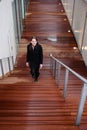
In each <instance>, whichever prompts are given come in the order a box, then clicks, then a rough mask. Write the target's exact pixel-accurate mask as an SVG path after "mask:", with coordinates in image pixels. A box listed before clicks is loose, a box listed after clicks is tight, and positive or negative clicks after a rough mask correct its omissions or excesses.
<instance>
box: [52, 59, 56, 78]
mask: <svg viewBox="0 0 87 130" xmlns="http://www.w3.org/2000/svg"><path fill="white" fill-rule="evenodd" d="M53 66H54V67H53V76H54V79H55V78H56V61H55V60H54V65H53Z"/></svg>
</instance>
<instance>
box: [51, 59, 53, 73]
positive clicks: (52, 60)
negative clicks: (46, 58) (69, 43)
mask: <svg viewBox="0 0 87 130" xmlns="http://www.w3.org/2000/svg"><path fill="white" fill-rule="evenodd" d="M51 60H52V62H51V63H52V66H51V68H52V75H53V59H52V58H51Z"/></svg>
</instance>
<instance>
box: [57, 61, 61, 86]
mask: <svg viewBox="0 0 87 130" xmlns="http://www.w3.org/2000/svg"><path fill="white" fill-rule="evenodd" d="M60 71H61V64H59V63H58V72H57V73H58V78H57V84H58V85H59V82H60Z"/></svg>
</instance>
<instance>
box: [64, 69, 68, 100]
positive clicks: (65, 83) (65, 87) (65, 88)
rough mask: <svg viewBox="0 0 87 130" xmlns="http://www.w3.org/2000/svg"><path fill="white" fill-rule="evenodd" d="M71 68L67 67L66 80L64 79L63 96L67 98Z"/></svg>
mask: <svg viewBox="0 0 87 130" xmlns="http://www.w3.org/2000/svg"><path fill="white" fill-rule="evenodd" d="M68 77H69V70H68V69H66V72H65V81H64V90H63V98H66V91H67V84H68Z"/></svg>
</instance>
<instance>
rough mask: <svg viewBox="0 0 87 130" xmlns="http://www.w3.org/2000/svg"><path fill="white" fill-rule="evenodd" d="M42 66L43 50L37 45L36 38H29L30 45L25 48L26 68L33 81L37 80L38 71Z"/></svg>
mask: <svg viewBox="0 0 87 130" xmlns="http://www.w3.org/2000/svg"><path fill="white" fill-rule="evenodd" d="M42 64H43V50H42V46H41V45H40V44H39V43H38V40H37V38H36V37H32V38H31V42H30V44H29V45H28V46H27V56H26V66H27V67H28V66H29V67H30V69H31V71H30V72H31V74H32V77H33V78H34V81H37V80H38V76H39V74H40V73H39V69H42V66H43V65H42Z"/></svg>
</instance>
